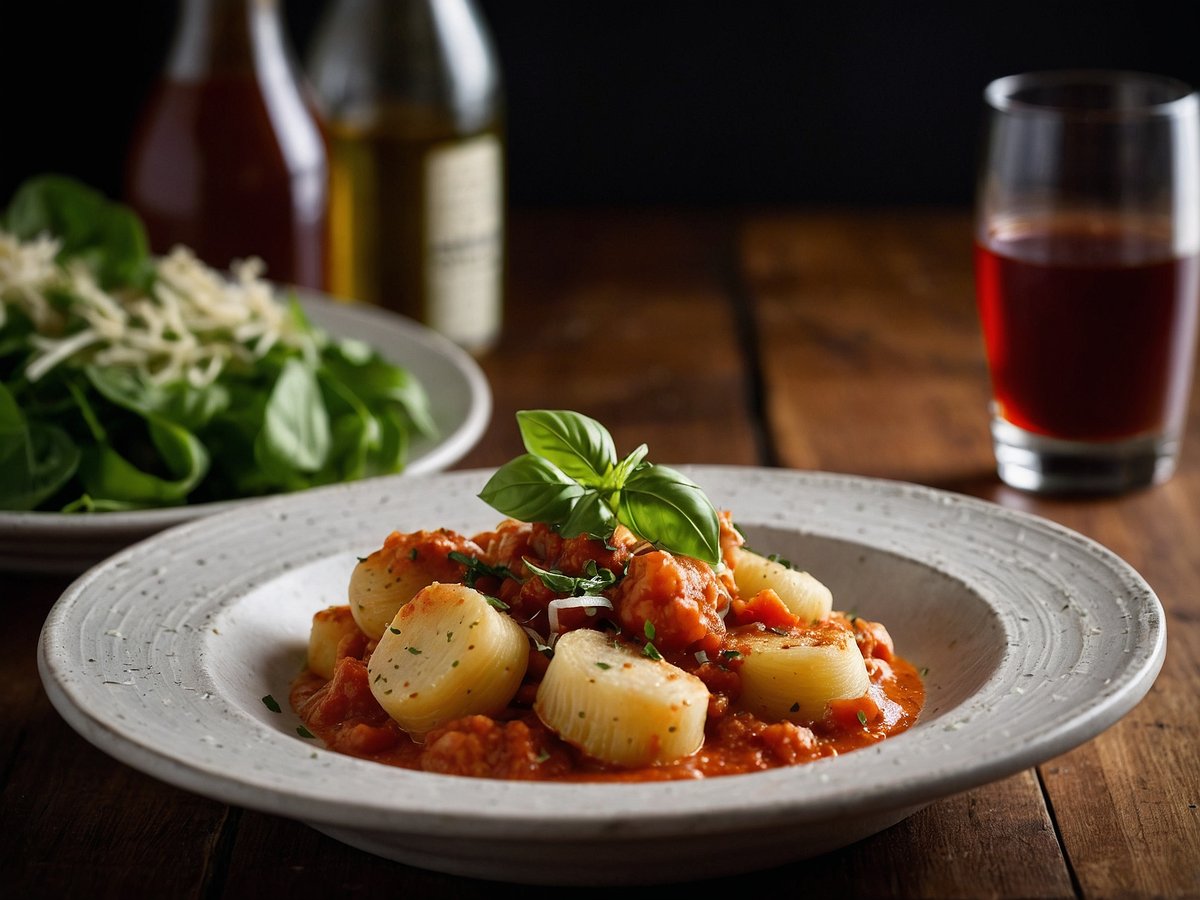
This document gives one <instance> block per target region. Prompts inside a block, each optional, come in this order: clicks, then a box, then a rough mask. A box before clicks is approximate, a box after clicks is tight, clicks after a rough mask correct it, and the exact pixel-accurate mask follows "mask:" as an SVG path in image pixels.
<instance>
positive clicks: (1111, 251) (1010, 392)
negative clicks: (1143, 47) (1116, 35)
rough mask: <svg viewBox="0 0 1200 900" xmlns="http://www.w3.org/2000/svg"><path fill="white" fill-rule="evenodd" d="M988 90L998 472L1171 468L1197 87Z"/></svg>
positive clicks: (1061, 84)
mask: <svg viewBox="0 0 1200 900" xmlns="http://www.w3.org/2000/svg"><path fill="white" fill-rule="evenodd" d="M984 99H985V111H986V123H985V126H986V127H985V132H984V142H983V149H982V154H981V161H980V168H979V182H978V186H977V195H976V226H975V277H976V294H977V301H978V305H979V315H980V320H981V325H982V329H983V335H984V341H985V344H986V347H987V356H988V365H989V370H990V373H991V380H992V397H993V401H992V439H993V447H994V449H995V455H996V463H997V471H998V474H999V475H1000V478H1001V479H1002V480H1003V481H1004V482H1005V483H1007V484H1009V485H1011V486H1013V487H1016V488H1021V489H1024V490H1030V491H1038V492H1047V493H1080V492H1084V493H1114V492H1118V491H1124V490H1128V489H1132V488H1137V487H1143V486H1146V485H1150V484H1156V483H1159V482H1162V481H1165V480H1166V479H1168V478H1169V477H1170V476H1171V474H1172V473H1173V472H1174V470H1175V464H1176V459H1177V457H1178V453H1179V445H1180V441H1181V438H1182V435H1183V430H1184V424H1185V419H1186V415H1187V403H1188V391H1189V387H1190V385H1191V377H1192V364H1193V356H1194V351H1195V344H1196V319H1197V306H1198V304H1200V127H1198V108H1200V107H1198V102H1197V95H1196V93H1195V92H1193V91H1192V89H1191V88H1190V87H1189V86H1187V85H1185V84H1183V83H1182V82H1179V81H1177V80H1174V79H1171V78H1167V77H1163V76H1158V75H1151V74H1142V73H1134V72H1109V71H1059V72H1036V73H1029V74H1022V75H1012V76H1009V77H1006V78H1000V79H998V80H996V81H994V82H992V83H991V84H990V85H988V87H987V89H986V90H985V92H984Z"/></svg>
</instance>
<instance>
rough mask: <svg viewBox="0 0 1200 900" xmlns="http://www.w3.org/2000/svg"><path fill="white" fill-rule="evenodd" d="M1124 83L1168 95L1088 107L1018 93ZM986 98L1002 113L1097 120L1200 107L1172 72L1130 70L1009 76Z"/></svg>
mask: <svg viewBox="0 0 1200 900" xmlns="http://www.w3.org/2000/svg"><path fill="white" fill-rule="evenodd" d="M1123 85H1131V86H1139V87H1144V88H1158V89H1160V90H1162V91H1163V95H1164V96H1163V99H1162V100H1156V101H1148V102H1143V103H1132V102H1128V103H1119V104H1113V105H1110V106H1088V107H1083V106H1074V105H1071V104H1068V103H1049V102H1047V103H1036V102H1032V101H1029V100H1023V99H1020V98H1019V97H1018V96H1017V94H1018V93H1019V92H1021V91H1022V90H1027V89H1029V88H1055V87H1069V86H1077V87H1097V88H1118V87H1121V86H1123ZM984 100H985V101H986V103H987V105H988V106H989V107H990V108H991V109H992V110H994V111H996V112H1001V113H1015V114H1027V115H1051V116H1057V117H1060V118H1077V119H1088V120H1093V121H1120V120H1124V119H1129V118H1134V117H1144V118H1159V117H1161V118H1170V117H1177V116H1181V115H1186V114H1189V113H1192V112H1194V111H1195V110H1196V109H1197V92H1196V90H1195V89H1194V88H1193V87H1192V86H1191V85H1189V84H1188V83H1187V82H1185V81H1182V80H1181V79H1178V78H1174V77H1172V76H1170V75H1157V74H1153V73H1150V72H1137V71H1133V70H1126V69H1047V70H1042V71H1035V72H1021V73H1019V74H1015V75H1005V76H1003V77H1001V78H996V79H995V80H993V81H992V82H990V83H989V84H988V85H987V87H986V88H985V89H984Z"/></svg>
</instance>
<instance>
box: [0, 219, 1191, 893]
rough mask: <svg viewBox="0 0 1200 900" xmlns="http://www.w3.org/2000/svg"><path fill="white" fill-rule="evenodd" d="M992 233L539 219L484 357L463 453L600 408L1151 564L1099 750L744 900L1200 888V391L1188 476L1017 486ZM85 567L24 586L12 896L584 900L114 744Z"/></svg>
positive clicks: (0, 665)
mask: <svg viewBox="0 0 1200 900" xmlns="http://www.w3.org/2000/svg"><path fill="white" fill-rule="evenodd" d="M970 240H971V232H970V221H969V218H968V216H967V215H966V214H965V213H962V212H958V211H935V210H918V211H911V210H895V211H891V210H878V211H870V212H854V213H851V212H831V213H822V212H814V211H804V212H788V211H753V210H750V211H741V212H728V213H718V212H694V211H673V210H659V211H646V212H611V211H610V212H605V211H592V212H544V213H524V214H520V215H518V216H516V217H515V220H514V222H513V223H512V237H511V253H510V266H509V269H510V272H509V291H508V294H509V308H508V312H507V316H506V330H505V336H504V338H503V341H502V343H501V345H500V346H499V347H498V348H496V350H494V351H493V352H491V353H489V354H487V355H486V356H485V357H484V358H483V359H482V360H481V363H482V365H483V367H484V369H485V371H486V373H487V375H488V377H489V379H490V381H491V384H492V388H493V391H494V393H495V406H496V409H495V415H494V417H493V420H492V422H491V425H490V427H489V429H488V432H487V434H486V435H485V437H484V439H483V440H482V441H481V442H480V444H479V445H478V447H476V448H475V449H474V450H473V451H472V452H471V453H470V454H469V455H468V456H467V458H466V459H464V460H463V461H462V462H461V464H460V467H463V468H466V467H474V466H492V465H497V464H499V463H502V462H504V461H505V460H507V459H509V458H510V457H512V456H513V455H515V454H516V453H518V452H520V450H521V447H520V442H519V437H518V435H517V431H516V427H515V424H514V421H513V413H514V412H515V411H516V410H517V409H521V408H527V407H563V408H572V409H577V410H579V411H581V412H584V413H587V414H590V415H593V416H595V417H597V418H599V419H600V420H601V421H603V422H605V423H606V424H608V425H609V426H610V428H611V430H612V431H613V434H614V436H615V438H616V441H617V445H618V449H619V450H624V451H625V452H627V451H628V449H631V448H632V447H633V446H634V445H636V444H637V443H640V442H642V441H645V442H647V443H648V444H649V445H650V446H651V448H652V450H653V454H654V458H655V459H658V460H662V461H668V460H669V461H674V462H707V463H735V464H760V465H776V466H786V467H792V468H800V469H821V470H827V471H838V472H847V473H853V474H862V475H871V476H880V477H886V478H896V479H901V480H905V481H913V482H918V483H922V484H927V485H931V486H934V487H939V488H944V489H948V490H953V491H958V492H962V493H968V494H972V495H974V496H978V497H982V498H984V499H987V500H991V501H994V502H996V503H1000V504H1002V505H1005V506H1009V507H1013V508H1018V509H1022V510H1025V511H1028V512H1032V513H1035V514H1037V515H1041V516H1045V517H1046V518H1049V519H1052V520H1054V521H1057V522H1060V523H1061V524H1063V525H1066V526H1068V527H1070V528H1073V529H1076V530H1078V531H1080V532H1082V533H1083V534H1085V535H1087V536H1089V537H1091V538H1094V539H1096V540H1097V541H1099V542H1100V543H1102V544H1104V545H1106V546H1108V547H1109V548H1110V549H1112V550H1113V551H1114V552H1116V553H1117V554H1118V555H1120V556H1122V557H1123V558H1124V559H1126V560H1127V561H1128V562H1129V563H1131V564H1132V565H1133V566H1134V567H1135V568H1137V569H1138V570H1139V572H1141V574H1142V575H1143V576H1144V577H1145V578H1146V580H1147V581H1148V582H1149V583H1150V584H1151V586H1152V587H1153V588H1154V589H1155V591H1156V592H1157V593H1158V595H1159V597H1160V599H1161V600H1162V602H1163V605H1164V607H1165V608H1166V611H1167V620H1168V624H1167V634H1168V642H1167V644H1168V649H1167V659H1166V663H1165V665H1164V668H1163V670H1162V674H1161V675H1160V676H1159V678H1158V681H1157V682H1156V684H1155V686H1154V688H1153V689H1152V690H1151V692H1150V694H1149V695H1148V696H1147V697H1146V699H1145V700H1144V701H1143V702H1142V703H1141V704H1140V705H1139V706H1138V707H1137V708H1136V709H1135V710H1134V711H1133V712H1131V713H1130V714H1129V715H1128V716H1126V717H1125V718H1124V719H1123V720H1121V721H1120V722H1119V723H1117V724H1116V725H1115V726H1114V727H1112V728H1111V729H1109V730H1108V731H1106V732H1105V733H1104V734H1102V735H1101V736H1099V737H1098V738H1096V739H1094V740H1092V741H1090V742H1088V743H1086V744H1084V745H1083V746H1081V747H1079V748H1077V749H1075V750H1073V751H1072V752H1070V753H1067V754H1065V755H1063V756H1061V757H1058V758H1056V759H1052V760H1049V761H1047V762H1046V763H1044V764H1043V765H1041V766H1038V767H1037V768H1036V769H1031V770H1028V771H1025V772H1021V773H1019V774H1018V775H1016V776H1013V777H1011V778H1008V779H1005V780H1003V781H1000V782H998V783H995V784H990V785H987V786H984V787H981V788H979V789H977V790H973V791H970V792H968V793H965V794H961V795H958V796H954V797H951V798H948V799H946V800H943V801H941V802H938V803H935V804H933V805H931V806H929V807H927V808H926V809H924V810H922V811H921V812H919V813H917V814H915V815H913V816H912V817H910V818H909V819H907V820H905V821H904V822H901V823H900V824H898V825H896V826H894V827H893V828H891V829H888V830H887V831H885V832H883V833H881V834H878V835H875V836H874V837H871V838H869V839H867V840H864V841H862V842H860V843H858V844H855V845H853V846H851V847H847V848H845V849H843V850H840V851H838V852H835V853H832V854H829V855H826V856H824V857H821V858H819V859H817V860H813V861H809V862H805V863H799V864H795V865H792V866H786V867H782V868H780V869H776V870H772V871H767V872H760V873H754V874H751V875H747V876H741V877H738V878H729V879H721V880H717V881H711V882H708V883H706V884H705V885H704V887H705V889H711V890H713V891H714V892H716V894H717V895H722V894H725V893H727V892H728V893H732V892H735V891H736V892H738V893H741V892H744V891H745V892H754V891H758V890H767V889H772V888H774V887H775V886H777V885H778V884H780V883H793V884H795V885H797V889H798V890H799V889H800V888H801V887H802V888H803V890H804V892H805V893H806V894H808V895H810V896H834V895H836V896H840V897H921V898H923V897H928V898H940V897H999V898H1016V897H1051V898H1066V897H1083V898H1102V897H1180V898H1182V897H1197V896H1200V810H1198V809H1197V807H1198V805H1200V409H1198V408H1197V407H1198V406H1200V397H1198V396H1197V394H1198V392H1197V391H1195V390H1194V391H1193V396H1192V409H1191V417H1190V426H1189V433H1188V436H1187V440H1186V441H1185V444H1184V453H1183V457H1182V460H1181V464H1180V469H1179V472H1178V473H1177V474H1176V476H1175V477H1174V478H1173V479H1172V480H1171V481H1170V482H1168V483H1167V484H1165V485H1162V486H1159V487H1156V488H1153V489H1149V490H1145V491H1139V492H1135V493H1132V494H1129V495H1126V496H1122V497H1117V498H1110V499H1096V500H1065V499H1050V498H1040V497H1034V496H1032V495H1028V494H1024V493H1021V492H1018V491H1014V490H1011V489H1008V488H1006V487H1004V486H1002V485H1001V484H1000V483H999V482H998V481H997V479H996V477H995V474H994V469H993V462H992V457H991V447H990V440H989V436H988V413H987V400H988V381H987V372H986V367H985V364H984V359H983V348H982V341H981V338H980V334H979V329H978V323H977V319H976V316H975V307H974V290H973V286H972V274H971V256H970ZM68 583H69V579H67V578H62V577H49V576H37V575H32V574H23V573H3V574H0V602H2V604H3V606H2V609H3V611H4V615H5V621H4V627H3V628H0V684H3V689H2V690H0V777H2V782H0V801H2V802H0V835H3V839H2V840H0V895H2V896H4V897H14V898H16V897H21V898H24V897H88V898H98V897H123V898H128V897H141V896H154V897H202V898H219V897H221V898H223V897H271V896H281V897H288V898H295V897H309V896H313V897H316V896H322V897H328V896H367V895H375V896H378V895H381V894H382V893H383V892H386V895H388V896H408V897H412V896H436V897H464V898H466V897H485V896H486V897H494V896H497V895H499V896H508V895H520V896H522V897H535V898H536V897H540V896H546V897H549V896H551V895H552V894H553V895H555V896H560V895H561V889H553V888H520V889H516V888H512V887H508V886H504V885H498V884H494V883H488V882H482V881H475V880H469V879H463V878H456V877H453V876H448V875H442V874H438V873H434V872H426V871H422V870H419V869H415V868H409V867H406V866H403V865H400V864H397V863H392V862H389V861H387V860H383V859H380V858H376V857H372V856H370V855H368V854H365V853H363V852H361V851H357V850H353V849H351V848H348V847H346V846H343V845H342V844H339V843H337V842H335V841H333V840H331V839H329V838H327V837H325V836H323V835H321V834H320V833H318V832H316V831H314V830H313V829H311V828H309V827H308V826H306V825H303V824H301V823H297V822H293V821H289V820H285V819H280V818H276V817H273V816H268V815H264V814H261V813H258V812H254V811H250V810H244V809H239V808H230V807H226V806H224V805H223V804H220V803H216V802H214V801H210V800H207V799H205V798H202V797H197V796H195V795H192V794H188V793H186V792H183V791H180V790H178V789H176V788H173V787H170V786H167V785H165V784H163V783H161V782H158V781H155V780H153V779H151V778H149V777H147V776H144V775H142V774H141V773H139V772H136V771H134V770H132V769H130V768H128V767H126V766H124V765H122V764H120V763H117V762H115V761H114V760H112V759H110V758H109V757H107V756H105V755H104V754H102V753H100V752H99V751H97V750H95V749H93V748H92V747H91V746H90V745H88V744H87V743H86V742H85V741H84V740H82V739H81V738H80V737H79V736H77V735H76V734H75V733H74V732H73V731H72V730H71V729H70V728H69V727H67V726H66V725H65V724H64V723H63V721H62V720H61V719H60V718H59V717H58V715H57V714H56V713H55V712H54V710H53V709H52V708H51V707H50V704H49V702H48V701H47V699H46V697H45V694H44V693H43V691H42V688H41V683H40V680H39V677H38V673H37V666H36V646H37V639H38V633H39V630H40V627H41V623H42V621H43V620H44V619H45V616H46V614H47V612H48V611H49V608H50V606H51V605H52V604H53V602H54V600H55V599H56V597H57V596H58V595H59V593H61V591H62V590H63V589H64V588H65V587H66V585H67V584H68ZM714 852H720V848H714ZM693 887H694V886H693ZM612 893H613V890H612V889H574V890H572V892H571V894H572V896H579V897H602V896H603V897H608V896H611V895H612ZM621 893H622V894H623V895H624V894H633V895H638V896H640V895H643V894H644V895H646V896H649V895H650V894H651V893H654V894H656V895H657V894H661V893H662V889H661V888H658V889H655V890H654V891H653V892H652V891H650V890H640V889H622V890H621Z"/></svg>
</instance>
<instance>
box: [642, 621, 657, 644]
mask: <svg viewBox="0 0 1200 900" xmlns="http://www.w3.org/2000/svg"><path fill="white" fill-rule="evenodd" d="M642 633H643V634H644V635H646V640H648V641H652V640H654V637H655V634H656V632H655V630H654V623H653V622H651V621H650V620H649V619H647V620H646V623H645V624H644V625H642Z"/></svg>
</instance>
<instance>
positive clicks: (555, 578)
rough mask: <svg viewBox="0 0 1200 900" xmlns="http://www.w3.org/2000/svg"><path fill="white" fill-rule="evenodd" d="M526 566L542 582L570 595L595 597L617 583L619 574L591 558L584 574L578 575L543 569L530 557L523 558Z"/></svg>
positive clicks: (585, 566) (560, 592)
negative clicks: (602, 566)
mask: <svg viewBox="0 0 1200 900" xmlns="http://www.w3.org/2000/svg"><path fill="white" fill-rule="evenodd" d="M522 562H524V563H525V567H526V568H527V569H529V571H531V572H533V574H534V575H536V576H537V577H538V578H540V579H541V580H542V584H544V585H546V587H548V588H550V590H552V591H554V592H555V593H558V594H566V595H568V596H570V597H594V596H598V595H599V594H601V593H602V592H603V591H604V590H605V589H606V588H610V587H612V586H613V585H614V584H616V583H617V576H616V575H615V574H614V573H613V571H612V570H611V569H603V568H600V567H598V566H597V565H596V561H595V560H594V559H589V560H588V561H587V562H586V563H585V564H584V567H583V575H582V576H579V577H576V576H574V575H566V574H564V573H562V572H559V571H558V570H556V569H543V568H541V567H539V566H537V565H534V564H533V563H532V562H530V561H529V560H528V559H524V560H522Z"/></svg>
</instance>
